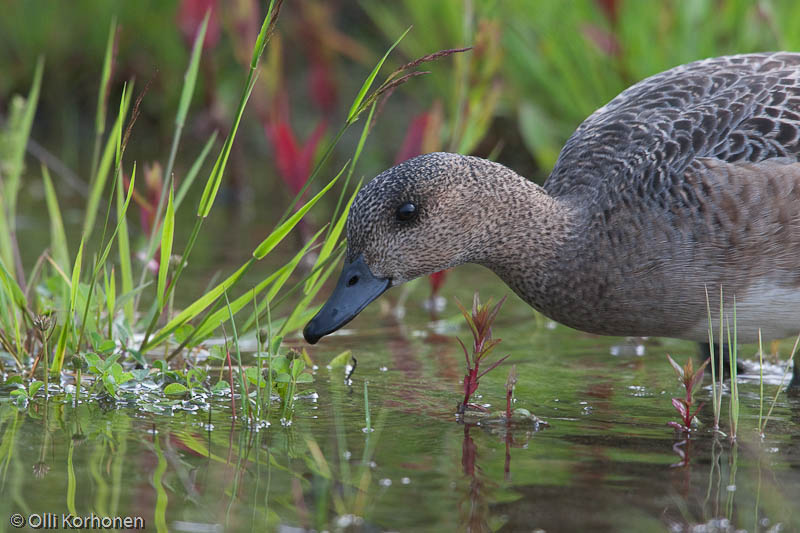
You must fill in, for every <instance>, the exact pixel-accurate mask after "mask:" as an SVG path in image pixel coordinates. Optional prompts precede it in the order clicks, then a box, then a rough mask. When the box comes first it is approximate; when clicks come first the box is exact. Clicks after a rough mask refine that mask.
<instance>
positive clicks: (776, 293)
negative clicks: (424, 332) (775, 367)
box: [303, 52, 800, 377]
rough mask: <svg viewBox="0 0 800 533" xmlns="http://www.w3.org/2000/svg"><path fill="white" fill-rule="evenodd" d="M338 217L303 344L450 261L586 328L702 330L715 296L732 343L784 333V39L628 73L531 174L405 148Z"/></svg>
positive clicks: (795, 58)
mask: <svg viewBox="0 0 800 533" xmlns="http://www.w3.org/2000/svg"><path fill="white" fill-rule="evenodd" d="M346 234H347V252H346V255H345V263H344V266H343V269H342V272H341V274H340V277H339V280H338V282H337V284H336V286H335V287H334V289H333V292H332V293H331V295H330V297H329V298H328V300H327V302H326V303H325V304H324V305H323V306H322V308H321V309H320V311H319V312H318V313H317V314H316V315H315V316H314V317H313V318H312V320H311V321H310V322H309V323H308V325H307V326H306V327H305V329H304V330H303V335H304V337H305V339H306V341H307V342H309V343H311V344H314V343H316V342H318V341H319V340H320V339H321V338H322V337H323V336H325V335H328V334H330V333H332V332H334V331H336V330H337V329H339V328H341V327H342V326H344V325H345V324H347V323H348V322H349V321H350V320H352V319H353V318H354V317H355V316H356V315H358V313H360V312H361V311H362V310H363V309H364V308H365V307H366V306H367V305H368V304H369V303H370V302H372V301H374V300H375V299H376V298H378V297H379V296H380V295H381V294H383V292H385V291H386V290H387V289H389V288H391V287H395V286H398V285H401V284H403V283H405V282H407V281H410V280H412V279H415V278H418V277H420V276H425V275H428V274H431V273H434V272H438V271H441V270H444V269H448V268H452V267H456V266H458V265H461V264H464V263H475V264H478V265H482V266H484V267H486V268H488V269H490V270H492V271H493V272H494V273H495V274H496V275H497V276H498V277H499V278H500V279H501V280H502V281H503V282H505V284H506V285H508V287H509V288H510V289H511V290H512V291H513V292H514V293H515V294H516V295H518V296H519V297H520V298H521V299H522V300H523V301H525V302H526V303H527V304H529V305H530V306H531V307H533V308H535V309H536V310H538V311H539V312H541V313H543V314H544V315H546V316H548V317H549V318H551V319H553V320H555V321H557V322H559V323H562V324H564V325H566V326H569V327H572V328H575V329H578V330H581V331H584V332H588V333H593V334H599V335H615V336H647V337H671V338H677V339H687V340H692V341H696V342H699V343H707V342H708V340H709V337H708V330H709V317H710V319H711V322H712V325H713V324H716V325H718V324H719V319H720V316H719V315H720V299H721V300H722V305H723V309H722V314H723V317H724V318H727V319H729V320H732V318H733V311H734V306H735V312H736V325H737V335H738V340H739V341H740V342H754V341H757V340H758V336H759V331H760V332H761V335H762V337H763V338H764V339H779V338H784V337H787V336H789V335H796V334H797V333H798V331H800V53H789V52H774V53H760V54H744V55H732V56H723V57H715V58H709V59H704V60H700V61H695V62H692V63H688V64H685V65H681V66H678V67H675V68H672V69H670V70H667V71H665V72H662V73H660V74H656V75H654V76H651V77H649V78H646V79H644V80H643V81H641V82H639V83H636V84H635V85H633V86H631V87H630V88H628V89H626V90H624V91H623V92H622V93H620V94H619V95H618V96H616V97H615V98H614V99H612V100H611V101H610V102H609V103H607V104H606V105H604V106H603V107H601V108H600V109H598V110H597V111H595V112H594V113H593V114H592V115H590V116H589V117H588V118H587V119H586V120H585V121H584V122H583V123H582V124H580V126H578V128H577V129H576V130H575V132H574V133H573V134H572V135H571V136H570V137H569V139H568V140H567V142H566V144H565V145H564V147H563V149H562V150H561V152H560V154H559V157H558V159H557V161H556V164H555V166H554V168H553V170H552V172H551V173H550V175H549V177H548V178H547V180H546V181H545V182H544V184H543V185H542V186H539V185H537V184H535V183H534V182H532V181H530V180H528V179H526V178H524V177H522V176H520V175H519V174H517V173H516V172H514V171H513V170H511V169H509V168H507V167H505V166H503V165H500V164H498V163H495V162H491V161H488V160H485V159H481V158H478V157H472V156H466V155H460V154H453V153H443V152H437V153H429V154H425V155H421V156H418V157H415V158H413V159H409V160H408V161H405V162H403V163H401V164H399V165H397V166H394V167H392V168H390V169H388V170H386V171H384V172H382V173H380V174H379V175H377V176H376V177H375V178H374V179H372V180H371V181H370V182H368V183H367V184H366V185H364V186H363V187H362V189H361V190H360V191H359V192H358V194H357V195H356V198H355V200H354V201H353V203H352V206H351V208H350V211H349V213H348V218H347V228H346ZM716 333H717V334H719V332H716ZM795 377H797V374H795Z"/></svg>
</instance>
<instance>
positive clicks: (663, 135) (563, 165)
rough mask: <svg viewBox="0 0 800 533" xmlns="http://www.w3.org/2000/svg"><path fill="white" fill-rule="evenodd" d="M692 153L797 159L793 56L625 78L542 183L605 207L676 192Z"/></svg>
mask: <svg viewBox="0 0 800 533" xmlns="http://www.w3.org/2000/svg"><path fill="white" fill-rule="evenodd" d="M701 158H707V159H716V160H719V161H721V162H725V163H732V164H737V163H745V162H746V163H758V162H761V161H765V160H768V159H773V158H783V160H784V161H798V160H800V54H795V53H785V52H777V53H768V54H747V55H736V56H725V57H717V58H712V59H706V60H702V61H696V62H693V63H689V64H686V65H681V66H679V67H675V68H673V69H671V70H668V71H666V72H662V73H660V74H657V75H655V76H652V77H650V78H647V79H645V80H643V81H641V82H639V83H637V84H636V85H633V86H632V87H630V88H628V89H626V90H625V91H623V92H622V93H620V94H619V95H618V96H617V97H616V98H614V99H613V100H611V102H609V103H608V104H606V105H605V106H603V107H602V108H600V109H598V110H597V111H596V112H594V113H593V114H592V115H591V116H589V117H588V118H587V119H586V120H585V121H584V122H583V123H582V124H581V125H580V126H579V127H578V129H577V130H576V131H575V132H574V133H573V134H572V136H571V137H570V138H569V140H568V141H567V143H566V145H565V146H564V148H563V149H562V151H561V153H560V155H559V158H558V161H557V162H556V165H555V168H554V169H553V172H552V173H551V175H550V177H549V178H548V179H547V181H546V182H545V184H544V188H545V189H546V190H547V191H548V192H549V193H550V194H551V195H553V196H558V197H569V198H570V199H572V200H573V201H575V202H576V203H579V204H581V205H583V206H584V207H585V208H586V209H588V210H589V211H590V212H594V213H595V214H599V213H600V212H604V211H605V212H606V213H607V212H608V211H609V210H613V209H614V208H615V206H617V205H619V203H620V202H624V203H629V202H632V201H633V202H642V201H648V200H651V199H658V198H660V197H664V198H667V197H669V198H671V199H672V200H674V199H675V198H680V197H681V195H680V194H676V193H677V191H679V190H680V189H685V187H686V185H687V184H686V183H685V182H684V176H685V173H686V171H687V170H690V167H693V166H696V165H697V163H698V161H697V160H698V159H701ZM667 203H671V202H667ZM674 207H675V206H674V204H673V205H671V206H670V208H671V209H672V208H674Z"/></svg>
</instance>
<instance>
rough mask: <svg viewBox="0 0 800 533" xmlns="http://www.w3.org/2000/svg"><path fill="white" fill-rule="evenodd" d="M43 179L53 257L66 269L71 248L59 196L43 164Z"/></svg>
mask: <svg viewBox="0 0 800 533" xmlns="http://www.w3.org/2000/svg"><path fill="white" fill-rule="evenodd" d="M42 181H43V182H44V196H45V200H46V201H47V212H48V213H49V215H50V248H51V249H52V250H53V259H54V260H55V262H56V264H57V265H58V266H59V267H61V269H62V270H64V271H66V270H67V269H68V268H69V249H68V247H67V234H66V232H65V231H64V221H63V219H62V218H61V209H60V208H59V206H58V197H57V196H56V190H55V188H54V187H53V181H52V180H51V179H50V171H49V170H47V167H46V166H44V165H42Z"/></svg>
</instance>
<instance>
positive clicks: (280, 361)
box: [270, 355, 289, 375]
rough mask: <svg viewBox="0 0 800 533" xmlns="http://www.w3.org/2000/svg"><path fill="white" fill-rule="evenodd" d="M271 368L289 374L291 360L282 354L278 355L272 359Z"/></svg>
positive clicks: (279, 372)
mask: <svg viewBox="0 0 800 533" xmlns="http://www.w3.org/2000/svg"><path fill="white" fill-rule="evenodd" d="M270 369H271V370H272V371H273V372H277V373H278V374H286V375H288V374H289V360H288V359H287V358H285V357H284V356H282V355H277V356H275V357H273V358H272V361H270Z"/></svg>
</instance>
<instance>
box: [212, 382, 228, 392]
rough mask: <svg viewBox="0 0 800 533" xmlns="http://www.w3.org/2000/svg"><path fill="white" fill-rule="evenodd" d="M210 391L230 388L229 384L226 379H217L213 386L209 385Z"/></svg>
mask: <svg viewBox="0 0 800 533" xmlns="http://www.w3.org/2000/svg"><path fill="white" fill-rule="evenodd" d="M211 390H212V392H223V391H228V390H231V386H230V384H229V383H228V382H227V381H217V382H216V383H215V384H214V386H213V387H211Z"/></svg>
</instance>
